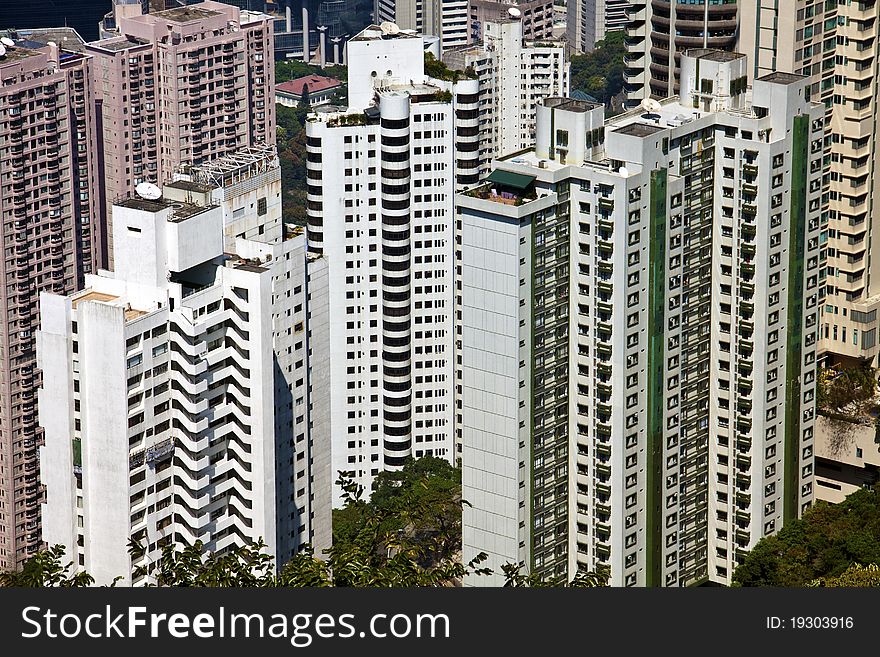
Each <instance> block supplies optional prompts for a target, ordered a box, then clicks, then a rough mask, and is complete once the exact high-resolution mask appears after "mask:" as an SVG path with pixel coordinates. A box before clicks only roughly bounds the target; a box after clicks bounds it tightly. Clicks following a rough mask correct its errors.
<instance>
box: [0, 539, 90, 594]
mask: <svg viewBox="0 0 880 657" xmlns="http://www.w3.org/2000/svg"><path fill="white" fill-rule="evenodd" d="M72 569H73V563H67V564H65V563H64V546H63V545H56V546H54V547H51V548H49V549H47V550H41V551H40V552H37V553H36V554H35V555H34V556H32V557H31V558H30V559H28V560H27V562H25V564H24V567H23V568H22V569H21V570H9V571H6V572H0V586H19V587H26V588H41V587H48V586H59V587H82V586H91V585H92V584H94V582H95V579H94V578H93V577H92V576H91V575H89V574H88V573H85V572H78V573H77V572H72Z"/></svg>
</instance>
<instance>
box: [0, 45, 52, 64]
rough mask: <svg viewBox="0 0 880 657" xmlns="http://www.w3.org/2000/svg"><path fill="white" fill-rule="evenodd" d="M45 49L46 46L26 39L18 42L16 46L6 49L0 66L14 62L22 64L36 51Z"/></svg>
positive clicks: (0, 60)
mask: <svg viewBox="0 0 880 657" xmlns="http://www.w3.org/2000/svg"><path fill="white" fill-rule="evenodd" d="M43 47H45V44H42V43H38V42H36V41H28V40H26V39H23V40H20V41H16V42H15V45H14V46H11V47H8V48H6V52H5V53H4V55H3V56H2V57H0V66H2V65H3V64H11V63H12V62H20V61H21V60H23V59H26V58H28V57H32V56H33V55H34V54H36V53H35V50H37V49H38V48H43Z"/></svg>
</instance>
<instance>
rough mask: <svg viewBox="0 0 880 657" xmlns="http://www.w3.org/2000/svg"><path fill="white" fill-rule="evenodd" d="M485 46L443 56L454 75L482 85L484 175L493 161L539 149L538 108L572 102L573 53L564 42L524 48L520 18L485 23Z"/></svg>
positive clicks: (481, 133)
mask: <svg viewBox="0 0 880 657" xmlns="http://www.w3.org/2000/svg"><path fill="white" fill-rule="evenodd" d="M483 29H484V34H483V41H482V43H480V44H477V45H473V46H465V47H463V48H455V49H453V50H448V51H446V52H445V53H444V54H443V62H444V63H445V64H446V65H447V66H449V67H450V68H452V69H456V70H460V71H465V70H468V69H471V70H473V71H474V72H475V73H476V75H477V78H478V79H479V82H480V173H481V174H486V173H488V171H489V166H490V164H491V161H492V158H494V157H498V156H500V155H504V154H508V153H513V152H515V151H521V150H523V149H526V148H529V147H530V146H532V145H533V144H534V143H535V111H536V110H535V107H536V105H537V103H538V102H539V101H540V100H541V99H543V98H547V97H548V96H568V93H569V69H570V68H571V67H570V64H569V61H568V57H567V49H566V47H565V44H564V43H563V42H561V41H545V42H539V43H534V42H532V43H528V42H527V43H524V42H523V29H524V26H523V23H522V21H521V19H520V18H519V17H512V16H508V17H507V18H505V19H501V20H497V21H491V22H487V23H484V25H483Z"/></svg>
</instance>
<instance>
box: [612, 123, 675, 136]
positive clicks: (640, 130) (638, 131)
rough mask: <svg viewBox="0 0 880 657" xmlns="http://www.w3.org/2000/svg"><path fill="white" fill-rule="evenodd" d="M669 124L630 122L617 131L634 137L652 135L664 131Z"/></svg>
mask: <svg viewBox="0 0 880 657" xmlns="http://www.w3.org/2000/svg"><path fill="white" fill-rule="evenodd" d="M667 128H668V126H662V125H657V124H656V123H642V122H637V123H629V124H627V125H625V126H623V127H621V128H618V129H617V130H616V131H615V132H617V133H619V134H621V135H630V136H633V137H650V136H651V135H653V134H654V133H657V132H663V131H664V130H666V129H667Z"/></svg>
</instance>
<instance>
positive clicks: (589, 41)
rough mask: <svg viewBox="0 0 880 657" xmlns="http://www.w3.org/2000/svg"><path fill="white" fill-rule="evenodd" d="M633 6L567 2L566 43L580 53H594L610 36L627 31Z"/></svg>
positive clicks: (619, 0) (622, 1) (621, 0)
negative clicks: (629, 14)
mask: <svg viewBox="0 0 880 657" xmlns="http://www.w3.org/2000/svg"><path fill="white" fill-rule="evenodd" d="M632 4H633V3H631V2H630V1H629V0H567V2H566V5H565V36H566V40H567V41H568V43H569V44H570V45H571V47H572V48H574V50H575V51H576V52H589V51H591V50H593V49H594V48H595V47H596V42H597V41H601V40H602V39H604V38H605V34H606V33H608V32H615V31H618V30H624V29H626V27H627V24H628V23H629V18H628V15H627V12H628V9H629V8H630V5H632ZM667 5H668V3H667Z"/></svg>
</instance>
